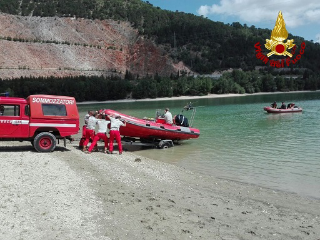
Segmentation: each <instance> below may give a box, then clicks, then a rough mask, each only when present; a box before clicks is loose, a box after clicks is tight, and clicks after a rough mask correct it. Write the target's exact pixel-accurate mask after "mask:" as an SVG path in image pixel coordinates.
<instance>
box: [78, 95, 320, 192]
mask: <svg viewBox="0 0 320 240" xmlns="http://www.w3.org/2000/svg"><path fill="white" fill-rule="evenodd" d="M192 101H193V102H194V105H195V106H198V107H197V113H196V117H195V121H194V125H193V126H194V127H195V128H199V129H200V133H201V135H200V137H199V139H194V140H187V141H184V142H182V144H181V145H179V146H175V147H173V148H169V149H166V150H159V149H140V150H136V151H135V153H136V154H137V155H140V156H145V157H149V158H152V159H156V160H159V161H163V162H168V163H172V164H176V165H178V166H181V167H184V168H186V169H190V170H192V171H196V172H199V173H201V174H209V175H213V176H215V177H219V178H224V179H231V180H235V181H240V182H245V183H250V184H256V185H259V186H263V187H268V188H271V189H275V190H284V191H290V192H295V193H298V194H300V195H304V196H309V197H316V198H320V126H319V125H320V115H319V112H320V92H310V93H288V94H271V95H254V96H243V97H230V98H216V99H198V100H192ZM273 101H277V103H278V105H280V103H281V101H285V102H286V103H289V102H294V103H296V105H298V106H300V107H302V108H303V110H304V111H303V112H302V113H293V114H279V115H275V114H267V113H266V112H264V111H263V107H264V106H267V105H270V103H271V102H273ZM187 102H188V101H187V100H169V101H155V102H153V101H150V102H131V103H108V104H94V105H80V106H79V111H80V114H81V116H84V114H85V112H86V111H87V110H88V109H101V108H110V109H114V110H116V111H120V112H122V113H125V114H128V115H132V116H135V117H140V118H142V117H145V116H147V117H154V115H155V110H156V109H159V108H161V109H164V108H165V107H169V108H170V111H171V112H172V114H173V115H175V114H178V113H180V111H181V109H182V107H183V106H184V105H186V103H187ZM184 113H185V116H187V117H190V111H189V112H186V111H184Z"/></svg>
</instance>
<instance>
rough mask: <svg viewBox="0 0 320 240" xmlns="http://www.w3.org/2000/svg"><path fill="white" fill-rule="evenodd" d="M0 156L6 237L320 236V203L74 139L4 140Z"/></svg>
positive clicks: (224, 239)
mask: <svg viewBox="0 0 320 240" xmlns="http://www.w3.org/2000/svg"><path fill="white" fill-rule="evenodd" d="M100 145H101V144H100ZM159 151H165V150H159ZM0 156H1V157H0V169H1V175H0V191H1V200H0V239H24V240H27V239H30V240H31V239H32V240H38V239H39V240H40V239H41V240H42V239H59V240H60V239H86V240H91V239H119V240H120V239H121V240H123V239H124V240H127V239H128V240H129V239H130V240H132V239H137V240H141V239H148V240H149V239H163V240H165V239H166V240H167V239H169V240H170V239H172V240H173V239H218V240H243V239H245V240H251V239H252V240H253V239H263V240H268V239H270V240H276V239H279V240H280V239H281V240H284V239H288V240H293V239H295V240H298V239H301V240H308V239H310V240H311V239H312V240H318V239H320V208H319V206H320V200H319V199H310V198H304V197H301V196H298V195H296V194H291V193H286V192H280V191H274V190H272V189H265V188H261V187H257V186H253V185H247V184H242V183H237V182H233V181H227V180H223V179H217V178H214V177H210V176H202V175H199V174H197V173H193V172H191V171H188V170H185V169H183V168H179V167H177V166H174V165H170V164H166V163H162V162H158V161H155V160H152V159H147V158H143V157H138V156H136V155H134V154H132V153H130V152H124V153H123V155H118V154H112V155H108V154H103V153H102V152H93V153H92V154H85V153H83V152H81V151H79V150H78V149H77V142H75V143H73V144H69V145H68V146H67V149H65V148H63V147H62V144H61V145H59V146H58V147H57V149H56V151H55V152H53V153H48V154H43V153H37V152H35V151H34V150H33V148H32V147H31V145H30V144H29V143H28V142H23V143H20V142H0Z"/></svg>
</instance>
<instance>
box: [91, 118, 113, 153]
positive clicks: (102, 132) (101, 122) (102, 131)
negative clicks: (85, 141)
mask: <svg viewBox="0 0 320 240" xmlns="http://www.w3.org/2000/svg"><path fill="white" fill-rule="evenodd" d="M109 123H110V121H106V116H105V115H104V114H99V115H98V120H97V122H96V124H97V125H98V133H97V134H96V135H95V136H94V138H93V142H92V143H91V145H90V147H89V149H88V152H87V153H91V152H92V149H93V148H94V147H95V146H96V145H97V142H98V141H99V140H100V139H102V140H103V141H104V152H105V153H106V150H107V148H108V137H107V135H106V133H107V128H108V124H109Z"/></svg>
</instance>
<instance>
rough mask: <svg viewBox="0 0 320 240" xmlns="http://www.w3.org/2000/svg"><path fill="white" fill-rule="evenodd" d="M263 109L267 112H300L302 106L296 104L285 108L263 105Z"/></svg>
mask: <svg viewBox="0 0 320 240" xmlns="http://www.w3.org/2000/svg"><path fill="white" fill-rule="evenodd" d="M263 110H265V111H267V113H296V112H302V108H300V107H296V106H295V107H293V108H287V109H280V108H273V107H264V108H263Z"/></svg>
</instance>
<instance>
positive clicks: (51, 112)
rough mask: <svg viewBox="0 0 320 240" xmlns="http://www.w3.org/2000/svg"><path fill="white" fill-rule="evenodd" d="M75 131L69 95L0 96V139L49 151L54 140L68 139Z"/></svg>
mask: <svg viewBox="0 0 320 240" xmlns="http://www.w3.org/2000/svg"><path fill="white" fill-rule="evenodd" d="M78 131H79V113H78V108H77V105H76V101H75V99H74V98H73V97H66V96H53V95H31V96H29V97H28V98H27V99H23V98H15V97H0V141H30V142H31V144H32V145H33V146H34V148H35V149H36V150H37V151H38V152H51V151H53V150H54V149H55V147H56V142H57V139H63V140H64V144H65V146H66V139H69V140H71V135H74V134H77V133H78Z"/></svg>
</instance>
